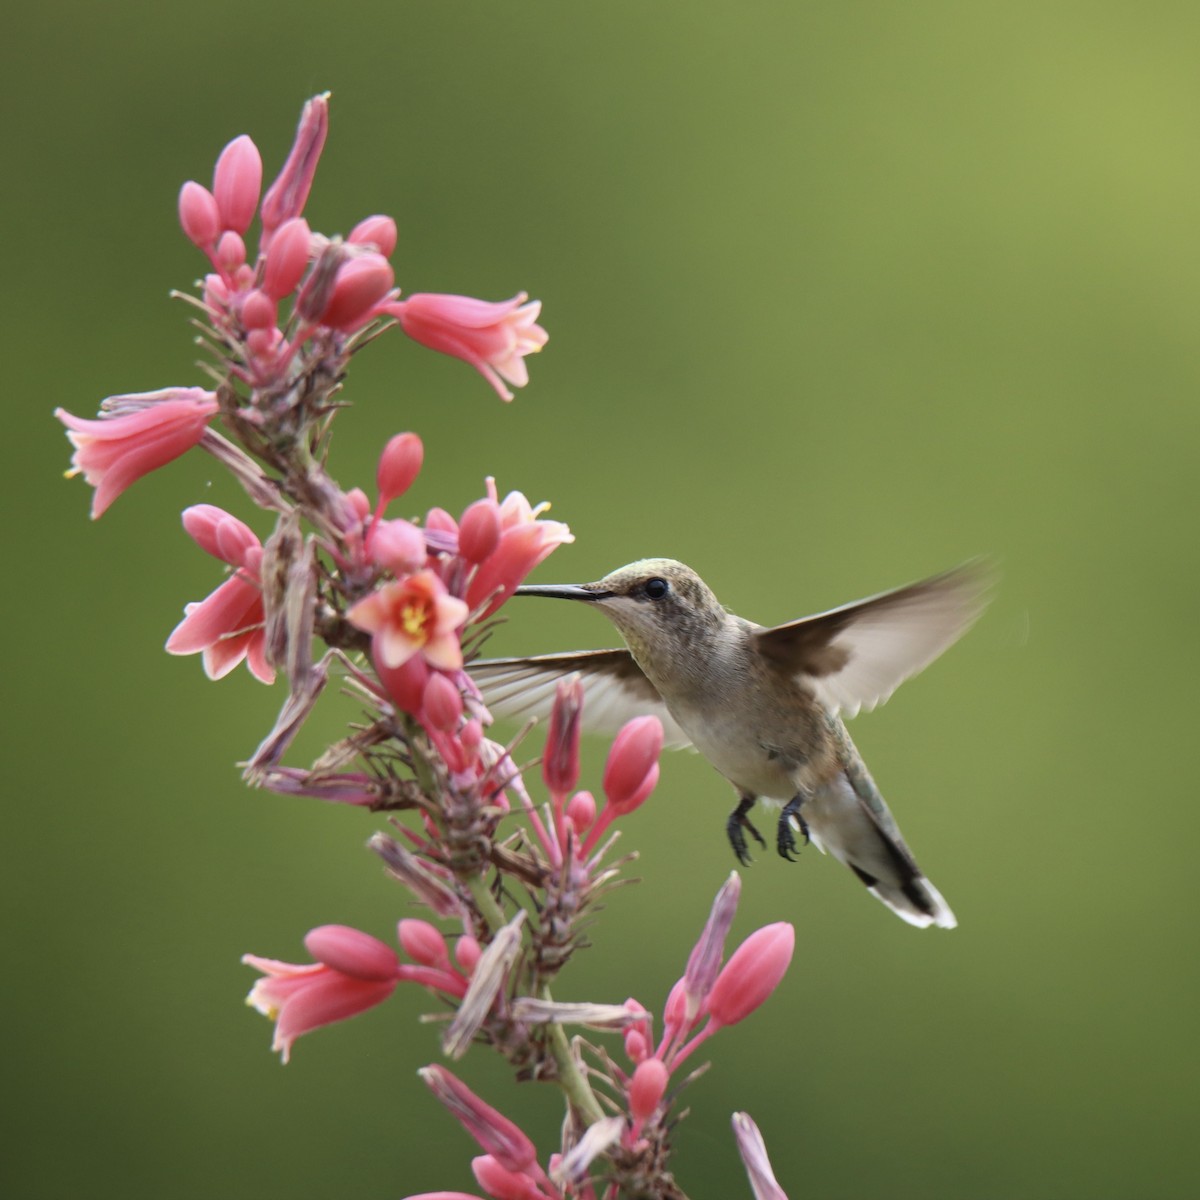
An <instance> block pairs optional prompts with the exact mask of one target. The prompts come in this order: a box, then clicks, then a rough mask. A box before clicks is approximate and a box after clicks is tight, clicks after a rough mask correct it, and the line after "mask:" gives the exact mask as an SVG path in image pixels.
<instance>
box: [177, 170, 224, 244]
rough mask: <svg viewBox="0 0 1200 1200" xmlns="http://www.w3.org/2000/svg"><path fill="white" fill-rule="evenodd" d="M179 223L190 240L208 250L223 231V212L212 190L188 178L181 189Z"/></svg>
mask: <svg viewBox="0 0 1200 1200" xmlns="http://www.w3.org/2000/svg"><path fill="white" fill-rule="evenodd" d="M179 224H180V225H181V226H182V227H183V232H184V233H185V234H186V235H187V238H188V241H190V242H192V243H193V245H196V246H199V247H200V249H201V250H208V249H209V248H210V247H211V246H212V244H213V242H215V241H216V240H217V234H219V233H220V232H221V214H220V213H219V212H218V210H217V202H216V200H215V199H214V198H213V194H212V192H210V191H209V190H208V188H206V187H204V186H203V185H201V184H199V183H194V182H193V181H191V180H188V182H187V183H185V184H184V185H183V187H181V188H180V189H179Z"/></svg>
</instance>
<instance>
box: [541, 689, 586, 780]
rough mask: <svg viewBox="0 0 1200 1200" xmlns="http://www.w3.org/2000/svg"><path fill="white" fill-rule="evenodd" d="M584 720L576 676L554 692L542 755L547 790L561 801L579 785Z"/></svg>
mask: <svg viewBox="0 0 1200 1200" xmlns="http://www.w3.org/2000/svg"><path fill="white" fill-rule="evenodd" d="M582 719H583V684H582V683H581V682H580V679H579V675H578V674H575V675H572V676H570V677H569V678H567V679H563V680H560V681H559V684H558V687H557V689H556V690H555V695H554V706H553V708H551V710H550V727H549V729H547V731H546V750H545V753H544V754H543V755H542V778H543V779H544V780H545V783H546V789H547V791H549V793H550V795H551V796H552V797H553V798H554V799H555V800H557V801H560V802H561V801H562V799H563V798H564V797H565V796H566V795H567V794H568V793H569V792H571V791H573V790H574V788H575V785H576V783H578V782H579V735H580V730H581V722H582Z"/></svg>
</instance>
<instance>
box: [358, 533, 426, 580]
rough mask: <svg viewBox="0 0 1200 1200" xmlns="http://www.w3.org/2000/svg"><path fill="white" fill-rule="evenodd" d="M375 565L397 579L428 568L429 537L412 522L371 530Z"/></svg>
mask: <svg viewBox="0 0 1200 1200" xmlns="http://www.w3.org/2000/svg"><path fill="white" fill-rule="evenodd" d="M369 549H370V553H371V561H372V562H374V563H375V564H376V566H380V567H383V569H384V570H385V571H391V573H392V574H393V575H395V576H396V578H397V579H399V578H400V576H401V575H409V574H411V573H412V572H413V571H419V570H420V569H421V568H422V567H423V566H424V565H425V535H424V534H423V533H422V532H421V531H420V530H419V529H418V528H417V527H416V526H415V525H414V524H413V523H412V522H411V521H380V522H378V523H377V524H376V525H375V526H374V528H373V529H372V530H371V538H370V542H369Z"/></svg>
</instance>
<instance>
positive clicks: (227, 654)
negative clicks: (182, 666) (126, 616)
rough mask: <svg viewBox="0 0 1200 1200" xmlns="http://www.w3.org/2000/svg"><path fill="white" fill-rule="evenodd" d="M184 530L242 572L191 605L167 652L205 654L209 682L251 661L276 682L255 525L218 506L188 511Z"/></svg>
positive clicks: (259, 673) (254, 670) (261, 677)
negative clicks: (269, 658) (268, 649)
mask: <svg viewBox="0 0 1200 1200" xmlns="http://www.w3.org/2000/svg"><path fill="white" fill-rule="evenodd" d="M183 527H184V529H185V530H187V532H188V534H189V535H190V536H191V538H192V539H193V540H194V541H195V542H196V544H197V545H198V546H199V547H200V548H201V549H202V550H204V551H206V552H207V553H209V554H211V555H212V556H213V557H214V558H219V559H220V560H221V561H222V562H225V563H228V564H229V565H230V566H233V567H236V568H237V571H236V572H235V573H234V575H233V576H232V577H231V578H229V579H227V580H226V581H225V582H224V583H223V584H221V586H220V587H219V588H217V590H216V591H215V592H213V593H212V594H211V595H209V596H207V597H206V598H205V599H204V600H201V601H199V602H198V603H194V604H189V605H187V606H186V608H185V609H184V612H185V613H186V615H185V616H184V618H183V620H182V621H180V623H179V624H178V625H177V626H176V627H175V629H174V632H172V634H171V636H170V637H169V638H168V639H167V645H166V649H167V653H169V654H196V653H200V652H202V653H203V661H204V672H205V674H206V675H207V676H208V677H209V679H221V678H223V677H224V676H225V675H228V674H229V672H230V671H232V670H233V669H234V667H236V666H237V665H238V663H240V662H241V661H242V660H243V659H245V660H246V666H247V667H248V668H249V670H250V672H251V674H252V675H254V676H255V678H256V679H259V680H261V681H262V682H263V683H274V681H275V671H274V669H273V668H272V667H271V664H270V663H269V662H268V661H267V654H266V635H265V632H264V629H263V624H264V621H265V616H264V612H263V601H262V588H261V587H260V586H259V572H260V570H261V565H262V543H261V542H260V541H259V540H258V537H257V536H256V535H255V533H254V531H253V530H252V529H250V527H249V526H247V525H245V524H244V523H243V522H241V521H239V520H238V519H237V517H234V516H231V515H230V514H229V513H227V512H225V511H224V509H220V508H218V507H217V506H216V505H215V504H195V505H193V506H192V507H191V508H187V509H185V510H184V512H183Z"/></svg>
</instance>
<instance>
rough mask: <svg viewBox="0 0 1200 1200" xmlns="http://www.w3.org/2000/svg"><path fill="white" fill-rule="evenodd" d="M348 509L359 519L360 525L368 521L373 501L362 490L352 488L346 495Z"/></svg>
mask: <svg viewBox="0 0 1200 1200" xmlns="http://www.w3.org/2000/svg"><path fill="white" fill-rule="evenodd" d="M345 500H346V506H347V508H348V509H349V510H350V511H351V512H352V513H353V514H354V515H355V516H356V517H357V518H358V520H359V523H360V524H361V523H362V522H363V521H365V520H366V519H367V517H368V516H369V515H370V513H371V501H370V500H368V499H367V493H366V492H364V491H363V490H362V488H351V489H350V490H349V491H348V492H347V493H346V495H345Z"/></svg>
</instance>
